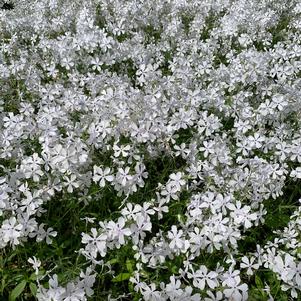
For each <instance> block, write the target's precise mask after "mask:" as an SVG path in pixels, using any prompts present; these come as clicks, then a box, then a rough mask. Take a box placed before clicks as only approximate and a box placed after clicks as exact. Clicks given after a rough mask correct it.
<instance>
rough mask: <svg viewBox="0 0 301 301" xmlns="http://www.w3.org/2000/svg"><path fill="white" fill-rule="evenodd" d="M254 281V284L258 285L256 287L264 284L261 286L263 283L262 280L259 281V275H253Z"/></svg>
mask: <svg viewBox="0 0 301 301" xmlns="http://www.w3.org/2000/svg"><path fill="white" fill-rule="evenodd" d="M255 283H256V286H257V287H258V288H263V287H264V286H263V283H262V281H261V279H260V277H258V276H257V275H255Z"/></svg>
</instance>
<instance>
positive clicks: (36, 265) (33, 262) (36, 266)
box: [27, 256, 41, 275]
mask: <svg viewBox="0 0 301 301" xmlns="http://www.w3.org/2000/svg"><path fill="white" fill-rule="evenodd" d="M27 261H28V262H29V263H30V264H31V265H32V267H33V269H34V270H35V274H36V275H38V274H39V267H40V266H41V261H40V260H39V259H37V258H36V257H35V256H33V257H32V258H28V260H27Z"/></svg>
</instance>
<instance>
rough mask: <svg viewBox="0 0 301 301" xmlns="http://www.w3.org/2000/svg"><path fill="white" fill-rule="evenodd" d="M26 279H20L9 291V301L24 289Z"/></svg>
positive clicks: (12, 300)
mask: <svg viewBox="0 0 301 301" xmlns="http://www.w3.org/2000/svg"><path fill="white" fill-rule="evenodd" d="M25 286H26V280H22V281H21V282H20V283H19V284H18V285H17V286H16V287H15V288H14V289H13V290H12V291H11V293H10V296H9V301H15V300H16V299H17V298H18V297H19V296H20V295H21V294H22V292H23V291H24V289H25Z"/></svg>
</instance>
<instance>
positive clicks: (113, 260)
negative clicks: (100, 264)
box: [109, 258, 118, 264]
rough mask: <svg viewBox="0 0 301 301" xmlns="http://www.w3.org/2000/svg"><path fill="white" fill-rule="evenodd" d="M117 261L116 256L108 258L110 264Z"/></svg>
mask: <svg viewBox="0 0 301 301" xmlns="http://www.w3.org/2000/svg"><path fill="white" fill-rule="evenodd" d="M117 262H118V259H117V258H113V259H111V260H109V263H110V264H114V263H117Z"/></svg>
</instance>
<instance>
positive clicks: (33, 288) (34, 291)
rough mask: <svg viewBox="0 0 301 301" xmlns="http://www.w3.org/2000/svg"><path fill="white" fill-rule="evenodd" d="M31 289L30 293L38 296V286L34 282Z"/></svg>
mask: <svg viewBox="0 0 301 301" xmlns="http://www.w3.org/2000/svg"><path fill="white" fill-rule="evenodd" d="M29 288H30V291H31V293H32V295H33V296H36V294H37V290H38V288H37V286H36V284H35V283H33V282H31V283H29Z"/></svg>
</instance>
